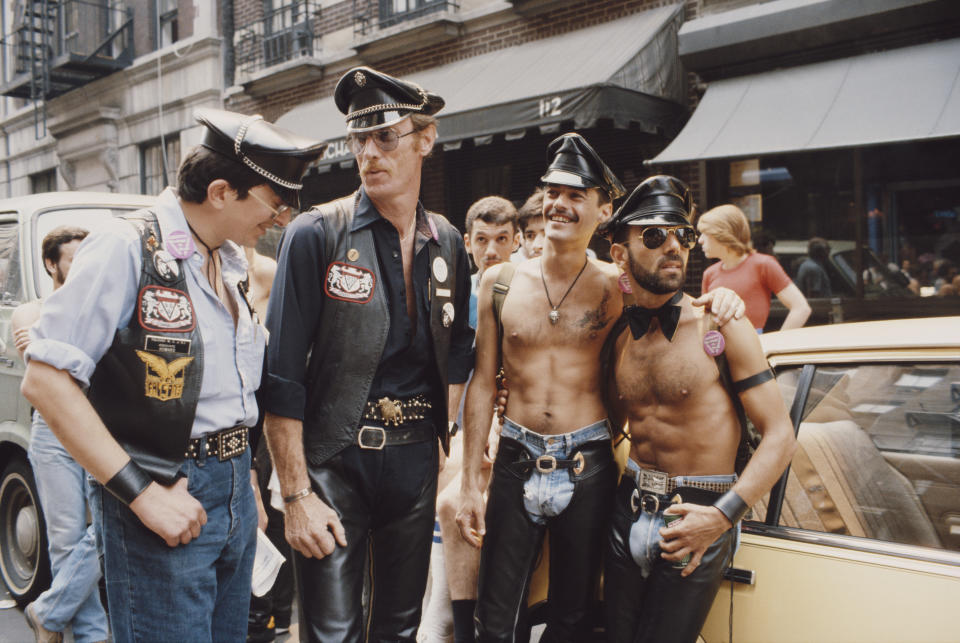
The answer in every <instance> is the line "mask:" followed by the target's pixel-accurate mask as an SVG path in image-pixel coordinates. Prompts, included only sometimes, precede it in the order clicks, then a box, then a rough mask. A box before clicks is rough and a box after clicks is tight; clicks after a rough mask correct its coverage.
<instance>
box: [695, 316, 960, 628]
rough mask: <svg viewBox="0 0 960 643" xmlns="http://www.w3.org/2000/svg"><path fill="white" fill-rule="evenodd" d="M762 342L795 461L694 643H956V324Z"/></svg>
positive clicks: (959, 554) (844, 329) (959, 463)
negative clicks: (793, 431) (790, 424)
mask: <svg viewBox="0 0 960 643" xmlns="http://www.w3.org/2000/svg"><path fill="white" fill-rule="evenodd" d="M761 341H762V343H763V347H764V351H765V352H766V355H767V358H768V360H769V361H770V364H771V366H773V368H774V370H775V372H776V374H777V382H778V384H779V385H780V389H781V392H782V394H783V396H784V400H785V401H786V403H787V405H788V408H790V409H791V417H792V419H793V420H794V426H797V425H798V424H799V430H798V433H797V440H798V448H797V452H796V454H795V456H794V458H793V462H792V464H791V466H790V468H789V470H788V471H787V473H786V474H785V475H784V477H783V478H782V479H781V481H780V483H778V485H777V486H776V487H774V489H773V491H772V492H771V493H770V494H769V496H768V498H767V499H766V500H765V501H764V502H762V503H760V504H759V505H757V506H755V507H754V508H753V518H752V520H746V521H744V523H743V536H742V541H741V546H740V550H739V552H738V553H737V555H736V557H735V559H734V567H733V568H732V569H731V570H728V575H727V577H728V578H730V579H731V580H730V582H727V583H724V585H723V587H722V588H721V590H720V593H719V594H718V596H717V599H716V601H715V603H714V605H713V609H712V610H711V612H710V615H709V617H708V619H707V622H706V624H705V626H704V628H703V631H702V633H701V637H702V639H703V640H704V641H706V642H707V643H714V642H718V641H728V640H731V639H732V640H733V641H737V643H747V642H749V641H762V642H770V641H777V642H789V641H803V642H809V641H843V642H844V643H852V642H855V641H870V642H876V641H922V642H924V643H932V642H934V641H958V640H960V622H958V620H957V610H958V609H960V317H941V318H933V319H908V320H895V321H879V322H864V323H854V324H836V325H830V326H820V327H812V328H804V329H799V330H792V331H786V332H780V333H770V334H765V335H763V336H762V338H761Z"/></svg>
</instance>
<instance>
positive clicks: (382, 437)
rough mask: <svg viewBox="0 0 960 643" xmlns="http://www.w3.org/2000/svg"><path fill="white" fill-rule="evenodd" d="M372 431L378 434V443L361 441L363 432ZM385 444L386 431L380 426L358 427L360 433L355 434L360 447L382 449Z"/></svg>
mask: <svg viewBox="0 0 960 643" xmlns="http://www.w3.org/2000/svg"><path fill="white" fill-rule="evenodd" d="M367 432H369V433H374V434H377V435H379V436H380V443H379V444H367V443H365V442H364V441H363V434H364V433H367ZM386 444H387V432H386V431H385V430H384V428H383V427H382V426H362V427H360V433H358V434H357V445H358V446H359V447H360V448H361V449H374V450H376V451H382V450H383V447H385V446H386Z"/></svg>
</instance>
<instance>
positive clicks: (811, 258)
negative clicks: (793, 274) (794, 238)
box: [795, 237, 832, 298]
mask: <svg viewBox="0 0 960 643" xmlns="http://www.w3.org/2000/svg"><path fill="white" fill-rule="evenodd" d="M828 261H830V244H829V243H827V240H826V239H821V238H820V237H813V238H811V239H810V241H808V242H807V257H806V258H805V259H804V260H803V262H802V263H801V264H800V267H799V268H798V269H797V280H796V282H795V283H796V284H797V288H799V289H800V292H802V293H803V295H804V297H807V298H817V297H830V296H832V290H831V288H830V275H828V274H827V262H828Z"/></svg>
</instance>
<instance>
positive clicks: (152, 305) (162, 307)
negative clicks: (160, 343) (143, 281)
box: [137, 286, 197, 333]
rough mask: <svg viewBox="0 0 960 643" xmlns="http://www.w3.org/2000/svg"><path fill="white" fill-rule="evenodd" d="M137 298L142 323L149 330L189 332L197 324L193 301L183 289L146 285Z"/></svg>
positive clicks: (138, 312)
mask: <svg viewBox="0 0 960 643" xmlns="http://www.w3.org/2000/svg"><path fill="white" fill-rule="evenodd" d="M137 299H138V302H137V314H138V315H139V319H140V325H141V326H142V327H143V328H146V329H147V330H158V331H164V332H168V333H189V332H190V331H192V330H193V329H194V327H195V326H196V324H197V320H196V317H195V316H194V314H193V302H191V301H190V296H189V295H187V293H185V292H183V291H182V290H175V289H173V288H164V287H162V286H145V287H144V288H143V289H141V290H140V296H139V297H138V298H137Z"/></svg>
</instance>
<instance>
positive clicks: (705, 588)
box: [603, 176, 795, 643]
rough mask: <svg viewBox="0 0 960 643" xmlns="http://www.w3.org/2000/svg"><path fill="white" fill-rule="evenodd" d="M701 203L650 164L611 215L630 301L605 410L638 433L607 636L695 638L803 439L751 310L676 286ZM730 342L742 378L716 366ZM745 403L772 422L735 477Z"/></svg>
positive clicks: (618, 327) (607, 569)
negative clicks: (651, 173) (722, 312)
mask: <svg viewBox="0 0 960 643" xmlns="http://www.w3.org/2000/svg"><path fill="white" fill-rule="evenodd" d="M692 210H693V203H692V199H691V197H690V192H689V190H688V189H687V186H686V185H684V184H683V182H681V181H679V180H678V179H676V178H674V177H671V176H655V177H651V178H649V179H647V180H646V181H644V182H643V183H641V184H640V185H639V186H637V188H636V189H635V190H634V191H633V192H632V193H631V194H630V196H629V197H628V198H627V200H626V201H625V202H624V203H623V205H622V206H620V209H619V210H617V212H616V214H615V215H614V216H613V219H612V221H611V223H610V225H609V226H608V227H607V232H608V234H609V235H610V236H611V238H612V240H613V245H612V246H611V248H610V254H611V257H612V258H613V260H614V262H615V263H616V265H617V267H618V268H619V270H620V271H621V272H622V273H623V275H624V276H625V277H626V279H627V280H628V283H629V288H628V290H629V291H630V293H631V297H632V299H633V301H634V302H635V305H628V306H626V307H625V308H624V309H623V312H622V315H621V317H620V319H619V320H618V321H617V322H616V324H615V325H614V327H613V330H611V331H610V334H609V337H608V338H607V342H606V346H605V349H604V355H605V360H604V362H605V365H606V368H607V372H606V373H605V377H606V388H607V400H608V404H609V410H610V418H611V420H612V421H613V423H614V426H616V427H618V428H619V427H623V426H624V421H626V427H625V430H624V433H625V434H626V437H627V439H628V440H629V441H630V458H629V460H628V462H627V468H626V471H625V472H624V474H623V476H622V477H621V479H620V485H619V489H618V490H617V494H616V502H615V508H614V510H613V519H612V523H611V525H610V526H608V528H607V529H608V534H609V535H608V541H607V551H606V560H605V564H604V591H603V594H604V609H605V612H606V617H607V618H606V625H607V628H606V635H607V640H608V641H610V642H611V643H660V642H663V641H675V642H677V643H694V641H696V640H697V636H698V634H699V632H700V629H701V627H702V626H703V623H704V621H705V620H706V618H707V613H708V611H709V610H710V606H711V605H712V604H713V600H714V597H715V596H716V593H717V590H718V589H719V587H720V583H721V581H722V577H723V571H724V570H725V569H726V568H727V567H728V566H729V564H730V562H731V561H732V559H733V554H734V552H735V550H736V542H737V536H738V533H739V523H740V520H741V519H742V518H743V517H744V515H745V514H746V513H747V511H748V509H749V507H751V506H752V505H753V504H754V503H756V502H757V501H759V500H760V499H761V497H762V496H763V494H764V493H766V492H768V491H769V490H770V488H771V487H772V486H773V484H774V482H776V481H777V479H778V478H779V477H780V474H781V473H782V472H783V471H784V469H785V468H786V466H787V465H788V464H789V462H790V458H791V457H792V455H793V451H794V448H795V440H794V434H793V426H792V424H791V423H790V418H789V417H788V415H787V409H786V407H785V406H784V404H783V399H782V397H781V395H780V391H779V389H778V388H777V384H776V382H775V381H774V377H773V371H771V370H770V368H769V366H768V365H767V362H766V359H764V355H763V351H762V350H761V348H760V341H759V339H758V337H757V335H756V332H755V331H754V330H753V329H752V328H751V323H750V321H749V320H747V319H739V320H734V321H731V322H729V323H727V324H725V325H724V326H722V327H721V328H720V329H719V330H716V329H713V328H710V326H709V325H708V324H707V323H706V321H707V320H706V319H705V318H704V316H703V314H702V313H701V312H700V311H699V310H698V309H696V308H695V307H694V306H693V305H692V304H693V300H692V299H691V298H690V296H688V295H684V294H683V292H682V290H681V288H682V287H683V284H684V281H685V279H686V266H687V259H688V258H689V253H690V250H691V249H692V248H693V247H694V246H695V244H696V241H695V233H694V229H693V227H692V226H691V225H690V222H689V217H690V215H691V213H692ZM748 315H749V311H748ZM724 346H725V348H724ZM721 351H722V352H723V354H724V355H725V358H726V364H727V367H728V368H729V371H730V376H731V379H732V381H733V384H732V387H731V388H732V389H733V390H728V388H727V386H725V385H724V383H723V382H724V378H723V377H721V375H720V372H719V370H718V366H717V361H716V356H717V355H719V354H720V353H721ZM736 404H742V406H743V409H744V410H745V411H746V414H747V416H748V417H749V418H750V420H751V421H752V422H753V424H754V426H755V427H756V429H757V430H758V431H759V433H760V435H762V436H763V438H762V440H761V441H760V445H759V447H757V450H756V452H755V453H754V454H753V456H752V458H751V459H750V462H749V464H747V465H746V468H745V469H744V471H743V474H742V477H740V478H738V476H737V474H736V473H735V461H736V456H737V452H738V448H739V446H740V443H741V431H742V430H744V427H741V425H740V420H739V418H738V413H737V411H736V410H735V405H736ZM671 519H672V520H675V522H669V523H668V521H670V520H671ZM668 524H669V526H667V525H668Z"/></svg>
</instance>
